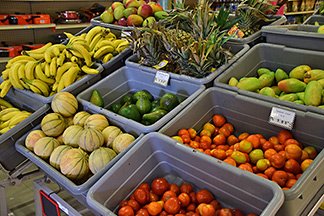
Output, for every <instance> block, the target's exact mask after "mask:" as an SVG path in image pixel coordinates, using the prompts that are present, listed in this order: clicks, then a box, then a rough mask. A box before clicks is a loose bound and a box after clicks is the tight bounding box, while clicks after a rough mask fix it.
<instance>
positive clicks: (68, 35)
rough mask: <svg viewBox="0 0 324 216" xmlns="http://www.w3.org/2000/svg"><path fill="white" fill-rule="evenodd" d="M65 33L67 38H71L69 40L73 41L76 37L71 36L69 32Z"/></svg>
mask: <svg viewBox="0 0 324 216" xmlns="http://www.w3.org/2000/svg"><path fill="white" fill-rule="evenodd" d="M63 33H64V34H65V35H66V37H67V38H69V39H71V38H73V37H74V35H73V34H71V33H69V32H63Z"/></svg>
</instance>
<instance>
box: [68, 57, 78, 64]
mask: <svg viewBox="0 0 324 216" xmlns="http://www.w3.org/2000/svg"><path fill="white" fill-rule="evenodd" d="M70 60H71V62H74V63H77V62H78V61H79V58H78V57H76V56H72V58H71V59H70Z"/></svg>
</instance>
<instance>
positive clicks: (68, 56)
mask: <svg viewBox="0 0 324 216" xmlns="http://www.w3.org/2000/svg"><path fill="white" fill-rule="evenodd" d="M65 56H66V58H68V59H70V58H71V57H72V56H73V55H72V53H71V52H70V51H69V50H66V52H65Z"/></svg>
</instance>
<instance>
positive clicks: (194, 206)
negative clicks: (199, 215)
mask: <svg viewBox="0 0 324 216" xmlns="http://www.w3.org/2000/svg"><path fill="white" fill-rule="evenodd" d="M196 207H197V206H196V204H195V203H190V204H189V205H188V206H187V209H186V210H187V211H195V210H196Z"/></svg>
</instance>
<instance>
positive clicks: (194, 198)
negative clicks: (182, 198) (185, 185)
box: [189, 191, 197, 203]
mask: <svg viewBox="0 0 324 216" xmlns="http://www.w3.org/2000/svg"><path fill="white" fill-rule="evenodd" d="M189 196H190V200H191V203H197V198H196V193H195V192H194V191H192V192H190V193H189Z"/></svg>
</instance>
